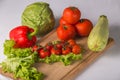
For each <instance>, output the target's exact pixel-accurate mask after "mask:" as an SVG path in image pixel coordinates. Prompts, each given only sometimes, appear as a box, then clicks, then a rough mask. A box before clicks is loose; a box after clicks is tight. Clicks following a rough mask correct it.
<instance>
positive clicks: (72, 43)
mask: <svg viewBox="0 0 120 80" xmlns="http://www.w3.org/2000/svg"><path fill="white" fill-rule="evenodd" d="M67 42H68V43H69V45H70V46H71V47H72V46H74V45H76V42H75V40H74V39H69V40H68V41H67Z"/></svg>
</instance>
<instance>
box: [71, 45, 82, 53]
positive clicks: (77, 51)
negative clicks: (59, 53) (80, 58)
mask: <svg viewBox="0 0 120 80" xmlns="http://www.w3.org/2000/svg"><path fill="white" fill-rule="evenodd" d="M72 52H73V53H74V54H79V53H80V52H81V47H80V46H79V45H78V44H76V45H74V46H73V48H72Z"/></svg>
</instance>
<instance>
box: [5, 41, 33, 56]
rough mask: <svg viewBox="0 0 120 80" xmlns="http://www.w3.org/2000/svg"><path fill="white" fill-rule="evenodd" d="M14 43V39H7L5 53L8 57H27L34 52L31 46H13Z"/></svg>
mask: <svg viewBox="0 0 120 80" xmlns="http://www.w3.org/2000/svg"><path fill="white" fill-rule="evenodd" d="M14 44H15V42H14V41H13V40H5V42H4V54H5V55H6V56H7V57H26V56H29V55H31V54H32V51H31V48H24V49H23V48H13V47H14Z"/></svg>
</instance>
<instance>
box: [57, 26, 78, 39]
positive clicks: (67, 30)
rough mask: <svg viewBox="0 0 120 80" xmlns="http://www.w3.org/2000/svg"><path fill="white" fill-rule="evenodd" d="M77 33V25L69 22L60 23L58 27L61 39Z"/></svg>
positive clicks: (71, 36) (72, 36)
mask: <svg viewBox="0 0 120 80" xmlns="http://www.w3.org/2000/svg"><path fill="white" fill-rule="evenodd" d="M75 35H76V30H75V27H74V26H72V25H69V24H64V25H60V26H59V27H58V28H57V36H58V38H59V39H61V40H69V39H71V38H74V37H75Z"/></svg>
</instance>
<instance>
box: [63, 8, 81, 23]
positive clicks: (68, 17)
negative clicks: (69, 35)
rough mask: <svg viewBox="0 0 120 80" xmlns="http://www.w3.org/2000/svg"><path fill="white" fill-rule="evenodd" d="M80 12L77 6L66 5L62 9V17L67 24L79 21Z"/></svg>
mask: <svg viewBox="0 0 120 80" xmlns="http://www.w3.org/2000/svg"><path fill="white" fill-rule="evenodd" d="M80 17H81V12H80V10H79V9H78V8H77V7H67V8H65V9H64V11H63V19H64V20H65V21H66V22H67V23H69V24H75V23H77V22H78V21H79V19H80Z"/></svg>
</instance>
